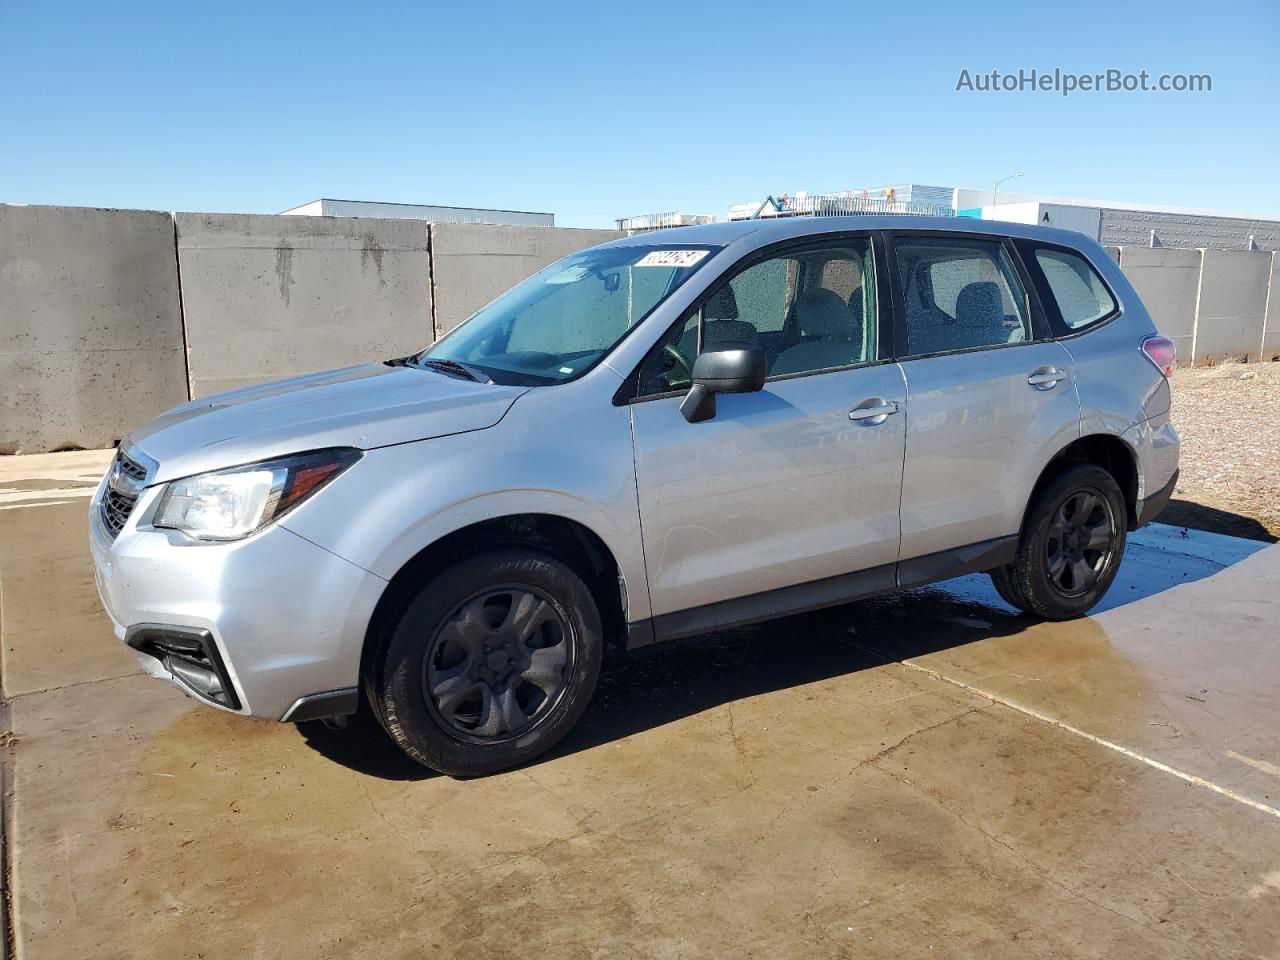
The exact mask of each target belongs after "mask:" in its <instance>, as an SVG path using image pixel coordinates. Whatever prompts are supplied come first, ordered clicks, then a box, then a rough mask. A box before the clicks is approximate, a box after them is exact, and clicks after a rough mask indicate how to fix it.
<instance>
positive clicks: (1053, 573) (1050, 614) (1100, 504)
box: [991, 463, 1128, 620]
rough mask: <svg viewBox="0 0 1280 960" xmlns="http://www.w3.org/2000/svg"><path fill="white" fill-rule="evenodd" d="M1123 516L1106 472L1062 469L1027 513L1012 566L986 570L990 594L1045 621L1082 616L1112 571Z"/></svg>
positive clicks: (1089, 467) (1120, 498) (1119, 553)
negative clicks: (988, 572) (992, 590)
mask: <svg viewBox="0 0 1280 960" xmlns="http://www.w3.org/2000/svg"><path fill="white" fill-rule="evenodd" d="M1127 521H1128V508H1127V507H1126V506H1125V501H1124V495H1123V494H1122V493H1121V492H1120V487H1119V485H1118V484H1117V483H1116V481H1115V478H1114V477H1112V476H1111V474H1109V473H1108V472H1107V471H1106V470H1103V469H1102V468H1101V467H1096V466H1094V465H1093V464H1087V463H1081V464H1075V465H1073V466H1070V467H1067V468H1065V469H1064V470H1063V471H1062V472H1061V473H1059V474H1058V475H1057V476H1055V477H1054V478H1053V479H1052V480H1050V481H1049V483H1048V484H1047V485H1046V486H1045V487H1044V489H1043V490H1041V491H1040V492H1039V493H1038V494H1037V495H1036V497H1035V499H1034V500H1033V501H1032V503H1031V505H1030V507H1029V509H1028V510H1027V518H1026V521H1025V523H1024V524H1023V529H1022V536H1021V537H1020V538H1019V540H1018V553H1017V556H1016V557H1015V559H1014V561H1013V563H1011V564H1009V565H1007V566H1004V567H1000V568H999V569H996V570H993V571H991V581H992V583H993V584H994V585H995V588H996V592H997V593H999V594H1000V596H1001V597H1002V598H1003V599H1004V600H1005V601H1006V602H1007V603H1009V604H1011V605H1012V606H1014V607H1017V608H1018V609H1019V610H1021V611H1023V612H1024V613H1029V614H1032V615H1033V616H1037V617H1041V618H1043V619H1045V620H1071V619H1074V618H1076V617H1081V616H1084V614H1086V613H1088V612H1089V610H1091V609H1092V608H1093V606H1094V605H1095V604H1096V603H1097V602H1098V601H1099V600H1101V599H1102V598H1103V596H1105V595H1106V592H1107V590H1108V589H1109V588H1110V587H1111V584H1112V581H1114V580H1115V577H1116V572H1117V571H1118V570H1119V569H1120V561H1121V558H1122V557H1123V556H1124V546H1125V532H1126V530H1127V528H1128V522H1127Z"/></svg>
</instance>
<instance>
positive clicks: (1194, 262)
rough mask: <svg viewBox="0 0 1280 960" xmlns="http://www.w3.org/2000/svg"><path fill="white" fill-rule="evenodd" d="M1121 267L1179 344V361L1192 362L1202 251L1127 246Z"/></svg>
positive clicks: (1154, 316)
mask: <svg viewBox="0 0 1280 960" xmlns="http://www.w3.org/2000/svg"><path fill="white" fill-rule="evenodd" d="M1120 269H1121V270H1123V271H1124V275H1125V276H1126V277H1128V278H1129V282H1130V283H1132V284H1133V288H1134V289H1135V290H1137V291H1138V296H1140V297H1141V298H1142V302H1143V303H1144V304H1145V305H1146V308H1147V312H1148V313H1150V314H1151V318H1152V319H1153V320H1154V321H1155V323H1156V329H1157V330H1159V331H1160V332H1161V333H1162V334H1164V335H1165V336H1166V337H1169V338H1170V339H1171V340H1173V342H1174V343H1175V344H1176V345H1177V347H1178V362H1179V364H1182V365H1186V364H1190V363H1191V350H1192V346H1193V343H1194V341H1195V334H1196V295H1197V293H1198V291H1199V289H1200V251H1199V250H1174V249H1171V248H1168V247H1123V248H1121V251H1120Z"/></svg>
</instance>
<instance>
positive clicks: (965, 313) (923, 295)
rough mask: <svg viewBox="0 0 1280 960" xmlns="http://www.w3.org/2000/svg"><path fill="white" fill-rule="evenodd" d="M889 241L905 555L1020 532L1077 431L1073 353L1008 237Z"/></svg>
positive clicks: (912, 236) (919, 236)
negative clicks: (1036, 493)
mask: <svg viewBox="0 0 1280 960" xmlns="http://www.w3.org/2000/svg"><path fill="white" fill-rule="evenodd" d="M891 251H892V252H891V255H890V256H891V261H892V266H893V274H894V284H893V285H894V295H895V298H896V302H897V305H898V310H897V318H898V324H899V329H898V337H897V342H898V344H899V355H900V362H901V365H902V369H903V371H904V374H905V376H906V381H907V395H908V406H907V437H906V460H905V464H904V469H903V477H902V552H901V556H902V559H903V560H909V559H911V558H917V557H924V556H927V555H929V554H933V553H939V552H941V551H946V550H953V549H957V548H960V547H968V546H970V545H973V544H981V543H986V542H988V541H993V540H997V539H998V538H1004V537H1010V536H1012V535H1015V534H1017V532H1018V530H1019V527H1020V526H1021V523H1022V516H1023V513H1024V511H1025V509H1026V505H1027V501H1028V498H1029V497H1030V494H1031V490H1032V487H1033V486H1034V485H1035V482H1036V480H1037V478H1038V477H1039V475H1040V471H1041V469H1042V468H1043V466H1044V464H1045V463H1046V462H1047V461H1048V460H1049V459H1050V458H1051V457H1052V455H1053V454H1054V453H1055V452H1057V451H1058V450H1060V449H1062V448H1063V447H1065V446H1066V445H1067V444H1068V443H1070V442H1071V441H1072V440H1074V439H1075V438H1076V437H1077V436H1079V420H1080V403H1079V398H1078V396H1077V393H1076V390H1075V387H1074V382H1073V380H1074V369H1073V363H1072V358H1071V354H1070V353H1069V352H1068V351H1067V350H1066V349H1065V348H1063V347H1062V345H1061V344H1058V343H1056V342H1054V341H1052V340H1049V339H1047V338H1048V336H1049V330H1048V328H1047V324H1046V323H1045V321H1044V317H1043V315H1042V314H1041V311H1040V309H1039V305H1038V303H1037V302H1036V301H1035V299H1034V295H1033V294H1032V293H1030V292H1029V288H1028V286H1027V284H1026V282H1025V280H1024V278H1023V274H1022V268H1021V264H1020V263H1019V261H1018V259H1017V253H1016V251H1015V250H1014V249H1013V247H1012V245H1011V244H1009V243H1007V242H1006V241H1002V240H1000V239H999V238H993V237H990V236H984V235H966V234H954V233H948V234H925V233H908V232H902V233H897V234H895V235H894V236H893V238H892V242H891ZM910 579H911V577H910V576H909V575H907V576H904V582H908V581H909V580H910Z"/></svg>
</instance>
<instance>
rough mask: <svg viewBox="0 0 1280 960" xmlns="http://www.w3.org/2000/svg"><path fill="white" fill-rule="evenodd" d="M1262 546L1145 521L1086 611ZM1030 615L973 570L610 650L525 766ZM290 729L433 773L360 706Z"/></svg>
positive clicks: (345, 759) (419, 773) (373, 766)
mask: <svg viewBox="0 0 1280 960" xmlns="http://www.w3.org/2000/svg"><path fill="white" fill-rule="evenodd" d="M1266 546H1267V545H1266V544H1265V543H1262V542H1258V541H1248V540H1240V539H1234V538H1229V537H1224V536H1220V535H1215V534H1205V533H1201V532H1199V531H1196V530H1187V529H1184V528H1180V527H1173V526H1168V525H1164V524H1153V525H1152V526H1150V527H1147V528H1145V529H1144V530H1142V531H1139V532H1138V533H1137V534H1134V535H1132V536H1131V537H1130V541H1129V547H1128V549H1127V551H1126V556H1125V562H1124V564H1123V565H1122V567H1121V571H1120V575H1119V576H1118V577H1117V579H1116V582H1115V584H1113V586H1112V588H1111V590H1110V591H1109V593H1108V594H1107V596H1106V597H1105V598H1104V599H1103V601H1102V603H1100V604H1099V605H1098V607H1097V608H1095V612H1098V613H1101V612H1104V611H1106V610H1111V609H1115V608H1116V607H1120V606H1124V605H1126V604H1130V603H1134V602H1137V601H1139V600H1143V599H1145V598H1147V597H1150V596H1154V595H1156V594H1158V593H1161V592H1163V591H1166V590H1170V589H1173V588H1174V587H1177V586H1179V585H1181V584H1184V583H1190V582H1194V581H1196V580H1200V579H1203V578H1205V577H1209V576H1212V575H1214V574H1216V573H1219V572H1220V571H1222V570H1223V569H1225V568H1227V567H1229V566H1231V565H1233V564H1235V563H1238V562H1240V561H1241V560H1244V559H1246V558H1247V557H1249V556H1251V555H1252V554H1254V553H1256V552H1257V551H1259V550H1262V549H1265V548H1266ZM1039 622H1040V621H1038V620H1037V619H1036V618H1034V617H1028V616H1025V615H1023V614H1020V613H1018V612H1017V611H1016V610H1014V609H1013V608H1012V607H1010V606H1008V605H1007V604H1006V603H1004V601H1003V600H1001V599H1000V598H999V596H998V595H997V594H996V592H995V589H994V588H993V587H992V585H991V581H990V578H989V577H987V575H986V574H972V575H970V576H967V577H960V578H957V579H955V580H950V581H947V582H945V583H942V584H937V585H935V586H932V587H921V588H916V589H912V590H904V591H902V592H900V593H895V594H890V595H887V596H884V597H877V598H874V599H870V600H863V601H859V602H856V603H849V604H844V605H842V606H838V607H830V608H828V609H825V610H819V611H814V612H811V613H806V614H801V615H798V616H792V617H786V618H782V619H779V620H774V621H770V622H767V623H761V624H755V625H753V626H748V627H741V628H738V629H734V630H725V631H720V632H716V633H709V634H705V635H702V636H698V637H692V638H689V639H687V640H681V641H677V642H674V643H669V644H662V645H658V646H655V647H650V648H646V649H642V650H638V651H635V652H633V653H629V654H622V655H616V656H611V657H608V658H606V660H605V664H604V667H603V669H602V671H601V675H600V681H599V684H598V685H597V687H596V692H595V695H594V696H593V698H592V701H591V705H590V706H589V707H588V709H587V712H586V713H585V714H584V715H583V717H582V719H581V720H580V721H579V722H578V724H577V726H576V727H575V728H574V729H573V730H572V731H571V732H570V733H569V735H568V736H567V737H566V738H565V740H564V741H562V742H561V743H560V744H559V745H558V746H557V747H556V748H555V749H553V750H552V751H550V752H549V753H547V754H546V755H544V756H543V757H541V758H539V759H537V760H534V761H533V762H532V763H533V764H535V765H536V764H540V763H547V762H551V761H554V760H555V759H556V758H557V757H564V756H568V755H571V754H573V753H577V752H578V751H581V750H589V749H592V748H594V747H598V746H601V745H603V744H607V743H610V742H613V741H616V740H619V739H622V738H625V737H628V736H632V735H635V734H638V733H641V732H643V731H645V730H649V729H653V728H655V727H659V726H662V725H664V724H668V723H672V722H675V721H677V720H680V719H683V718H685V717H688V716H691V715H693V714H697V713H701V712H703V711H706V710H710V709H713V708H715V707H718V706H721V705H723V704H725V703H731V702H733V701H737V700H743V699H746V698H749V697H755V696H759V695H761V694H765V693H771V692H773V691H776V690H782V689H786V688H790V687H797V686H802V685H805V684H810V683H815V682H818V681H822V680H828V679H831V678H834V677H838V676H844V675H847V674H851V673H856V672H857V671H860V670H866V669H869V668H874V667H879V666H883V665H885V664H887V663H893V662H896V661H901V660H906V659H912V658H915V657H920V656H924V655H925V654H929V653H935V652H937V651H939V650H946V649H950V648H954V647H959V646H963V645H965V644H970V643H975V642H977V641H981V640H986V639H991V638H996V637H1005V636H1011V635H1014V634H1017V633H1021V632H1023V631H1025V630H1026V629H1028V628H1029V627H1031V626H1033V625H1035V624H1037V623H1039ZM1075 624H1076V625H1077V626H1076V629H1077V630H1083V631H1084V633H1083V634H1082V635H1086V636H1087V635H1088V633H1090V632H1097V633H1101V632H1102V627H1101V626H1097V625H1095V624H1094V623H1093V620H1092V618H1084V619H1082V620H1079V621H1075ZM1090 626H1091V627H1092V629H1091V630H1090V629H1089V627H1090ZM298 730H299V732H300V733H301V734H302V736H303V737H304V739H305V740H306V742H307V745H308V746H309V747H311V748H312V749H314V750H316V751H318V752H319V753H321V754H323V755H324V756H326V757H328V758H329V759H331V760H333V761H334V762H335V763H340V764H342V765H343V766H346V767H349V768H350V769H352V770H355V771H357V772H360V773H363V774H365V775H367V776H372V777H378V778H381V779H388V780H422V779H426V778H428V777H432V776H436V774H434V773H432V772H431V771H429V770H426V769H424V768H422V767H420V766H418V765H417V764H416V763H414V762H413V761H412V760H410V759H409V758H408V757H407V756H405V755H404V754H403V753H402V752H401V751H400V750H399V748H397V747H396V746H395V744H394V743H393V742H392V741H391V740H390V739H389V738H388V737H387V735H386V733H385V732H384V731H383V730H382V728H381V727H380V726H379V725H378V723H377V721H376V720H375V719H373V717H372V715H370V714H369V713H368V712H367V710H366V711H365V712H362V713H360V714H357V715H356V716H355V717H353V718H351V721H350V723H349V725H348V726H347V727H346V728H345V729H331V728H329V727H326V726H325V725H324V724H322V723H319V722H312V723H304V724H299V725H298Z"/></svg>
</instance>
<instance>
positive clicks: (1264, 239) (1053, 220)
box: [952, 187, 1280, 250]
mask: <svg viewBox="0 0 1280 960" xmlns="http://www.w3.org/2000/svg"><path fill="white" fill-rule="evenodd" d="M952 207H953V209H954V210H955V212H956V216H960V217H976V218H978V219H981V220H1006V221H1011V222H1013V223H1038V224H1043V225H1044V226H1051V227H1060V228H1062V229H1064V230H1077V231H1079V232H1080V233H1083V234H1086V235H1088V236H1090V237H1093V238H1094V239H1095V240H1098V241H1099V242H1101V243H1103V244H1106V245H1108V246H1116V247H1119V246H1142V247H1187V248H1197V247H1210V248H1216V249H1225V250H1280V218H1277V217H1274V216H1271V217H1269V216H1263V215H1259V214H1251V213H1241V212H1238V211H1230V210H1205V209H1199V208H1195V207H1171V206H1164V205H1161V204H1151V203H1125V202H1122V201H1114V200H1080V199H1077V198H1075V197H1052V196H1044V195H1038V194H1031V193H1013V192H1007V191H1004V190H1001V191H1000V192H999V194H993V191H991V190H970V189H966V188H963V187H957V188H956V189H955V191H954V193H953V199H952Z"/></svg>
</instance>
